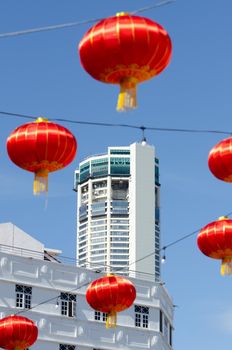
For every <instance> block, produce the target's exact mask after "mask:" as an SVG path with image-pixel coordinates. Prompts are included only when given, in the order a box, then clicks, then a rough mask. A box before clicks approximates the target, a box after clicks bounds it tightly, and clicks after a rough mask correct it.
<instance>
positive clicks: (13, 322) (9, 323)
mask: <svg viewBox="0 0 232 350" xmlns="http://www.w3.org/2000/svg"><path fill="white" fill-rule="evenodd" d="M37 337H38V328H37V327H36V325H35V324H34V322H33V321H31V320H29V319H28V318H26V317H22V316H16V315H11V316H8V317H5V318H3V319H1V320H0V347H1V348H3V349H7V350H23V349H26V348H29V347H30V346H31V345H33V344H34V342H35V341H36V339H37Z"/></svg>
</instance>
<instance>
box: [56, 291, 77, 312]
mask: <svg viewBox="0 0 232 350" xmlns="http://www.w3.org/2000/svg"><path fill="white" fill-rule="evenodd" d="M60 300H61V315H65V316H68V317H75V316H76V295H75V294H69V293H61V294H60Z"/></svg>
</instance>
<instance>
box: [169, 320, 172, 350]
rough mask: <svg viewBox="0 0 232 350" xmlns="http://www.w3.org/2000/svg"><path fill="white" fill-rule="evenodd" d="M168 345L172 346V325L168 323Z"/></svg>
mask: <svg viewBox="0 0 232 350" xmlns="http://www.w3.org/2000/svg"><path fill="white" fill-rule="evenodd" d="M169 345H170V346H172V326H171V325H169Z"/></svg>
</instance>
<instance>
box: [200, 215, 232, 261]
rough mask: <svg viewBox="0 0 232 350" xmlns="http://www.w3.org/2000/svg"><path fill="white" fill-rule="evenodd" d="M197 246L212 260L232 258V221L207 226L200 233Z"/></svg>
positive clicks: (226, 220) (212, 223) (222, 221)
mask: <svg viewBox="0 0 232 350" xmlns="http://www.w3.org/2000/svg"><path fill="white" fill-rule="evenodd" d="M197 244H198V247H199V249H200V250H201V252H202V253H204V254H205V255H207V256H209V257H211V258H215V259H223V258H226V257H232V220H229V219H225V220H218V221H214V222H211V223H210V224H208V225H206V226H205V227H204V228H202V229H201V231H200V232H199V235H198V238H197Z"/></svg>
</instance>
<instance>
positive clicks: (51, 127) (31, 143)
mask: <svg viewBox="0 0 232 350" xmlns="http://www.w3.org/2000/svg"><path fill="white" fill-rule="evenodd" d="M76 150H77V141H76V139H75V137H74V135H73V134H72V133H71V132H70V131H69V130H68V129H66V128H65V127H63V126H61V125H59V124H55V123H52V122H49V121H48V119H46V118H38V119H37V120H36V121H35V122H32V123H27V124H24V125H22V126H20V127H18V128H17V129H15V130H14V131H13V132H12V133H11V134H10V136H9V137H8V139H7V151H8V155H9V157H10V159H11V160H12V162H14V163H15V164H16V165H18V166H19V167H20V168H22V169H24V170H28V171H31V172H33V173H34V174H35V178H34V194H39V193H41V192H47V191H48V174H49V173H50V172H53V171H56V170H60V169H62V168H64V167H66V166H67V165H68V164H69V163H71V162H72V161H73V159H74V157H75V155H76Z"/></svg>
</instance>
